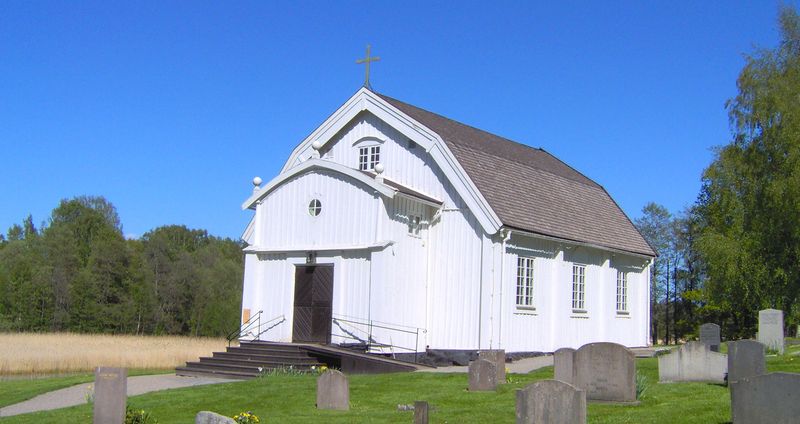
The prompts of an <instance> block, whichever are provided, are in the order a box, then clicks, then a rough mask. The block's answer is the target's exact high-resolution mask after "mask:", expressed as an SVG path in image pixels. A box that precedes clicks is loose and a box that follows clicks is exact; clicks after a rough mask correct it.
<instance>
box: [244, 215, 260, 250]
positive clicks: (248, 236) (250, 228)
mask: <svg viewBox="0 0 800 424" xmlns="http://www.w3.org/2000/svg"><path fill="white" fill-rule="evenodd" d="M255 229H256V217H255V216H253V217H252V218H250V222H249V223H248V224H247V228H245V229H244V232H243V233H242V237H241V240H242V241H243V242H245V243H247V244H250V243H252V242H253V233H254V232H255Z"/></svg>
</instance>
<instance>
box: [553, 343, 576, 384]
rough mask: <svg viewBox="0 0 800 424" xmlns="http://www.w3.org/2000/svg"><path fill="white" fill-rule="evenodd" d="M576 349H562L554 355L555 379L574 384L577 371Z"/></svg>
mask: <svg viewBox="0 0 800 424" xmlns="http://www.w3.org/2000/svg"><path fill="white" fill-rule="evenodd" d="M574 361H575V349H572V348H569V347H562V348H561V349H558V350H557V351H555V353H553V366H554V368H555V370H554V371H555V372H554V374H555V375H554V377H553V378H555V379H556V380H558V381H563V382H565V383H569V384H572V383H574V374H575V369H574V367H573V363H574Z"/></svg>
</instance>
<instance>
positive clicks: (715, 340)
mask: <svg viewBox="0 0 800 424" xmlns="http://www.w3.org/2000/svg"><path fill="white" fill-rule="evenodd" d="M700 342H702V343H705V344H707V345H708V346H709V347H710V348H711V351H712V352H719V344H720V342H721V339H720V336H719V325H717V324H713V323H705V324H703V325H701V326H700Z"/></svg>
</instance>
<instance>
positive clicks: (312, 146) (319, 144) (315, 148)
mask: <svg viewBox="0 0 800 424" xmlns="http://www.w3.org/2000/svg"><path fill="white" fill-rule="evenodd" d="M320 147H322V143H320V142H319V140H316V141H314V142H313V143H311V148H312V149H314V150H319V149H320Z"/></svg>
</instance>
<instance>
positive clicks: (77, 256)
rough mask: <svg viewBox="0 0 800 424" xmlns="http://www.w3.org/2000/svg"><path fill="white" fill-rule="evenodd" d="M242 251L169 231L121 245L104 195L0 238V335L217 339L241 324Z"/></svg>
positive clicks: (66, 203)
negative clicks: (48, 333)
mask: <svg viewBox="0 0 800 424" xmlns="http://www.w3.org/2000/svg"><path fill="white" fill-rule="evenodd" d="M241 248H242V246H241V245H240V243H238V242H236V241H233V240H230V239H223V238H218V237H214V236H210V235H209V234H208V233H207V232H206V231H205V230H193V229H188V228H186V227H184V226H178V225H170V226H163V227H159V228H156V229H154V230H152V231H150V232H148V233H146V234H144V235H143V236H142V237H141V238H140V239H138V240H128V239H125V237H124V236H123V232H122V225H121V223H120V219H119V216H118V214H117V211H116V208H115V207H114V205H112V204H111V203H110V202H108V201H107V200H106V199H104V198H103V197H88V196H82V197H77V198H74V199H67V200H62V201H61V202H60V204H59V205H58V206H57V207H56V208H55V209H53V211H52V213H51V215H50V218H49V220H48V221H47V223H46V224H43V225H42V226H41V227H40V228H37V227H36V226H35V225H34V222H33V219H32V217H31V216H28V217H27V218H26V219H25V220H23V222H22V223H21V224H19V225H14V226H12V227H11V228H10V229H9V230H8V232H7V233H6V234H5V235H2V234H0V331H73V332H81V333H128V334H181V335H192V336H220V335H223V334H226V333H227V332H229V331H231V330H232V329H235V328H236V327H237V326H238V325H239V312H240V306H241V295H242V272H243V265H242V264H243V262H242V252H241Z"/></svg>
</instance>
